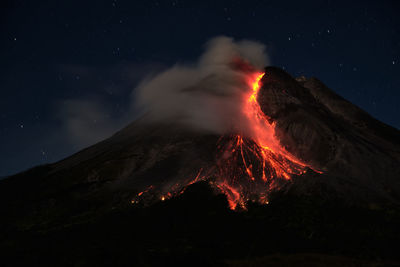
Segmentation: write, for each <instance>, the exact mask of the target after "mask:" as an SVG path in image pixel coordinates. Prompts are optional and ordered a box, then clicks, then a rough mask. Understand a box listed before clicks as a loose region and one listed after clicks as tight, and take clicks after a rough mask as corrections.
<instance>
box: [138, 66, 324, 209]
mask: <svg viewBox="0 0 400 267" xmlns="http://www.w3.org/2000/svg"><path fill="white" fill-rule="evenodd" d="M263 78H264V79H268V73H267V74H265V73H264V72H256V73H250V74H249V75H248V79H247V87H248V88H246V90H245V93H244V94H243V97H242V99H243V100H242V101H241V110H242V112H243V114H244V115H245V116H244V117H245V118H247V120H248V122H247V123H246V125H249V128H250V129H246V133H248V134H244V133H237V134H231V135H229V136H222V137H221V138H220V140H219V141H218V151H217V155H216V161H215V166H211V167H209V168H208V169H207V168H201V170H200V171H199V172H198V174H197V176H196V177H195V178H194V179H190V180H188V181H185V183H176V184H174V185H172V186H170V187H164V188H163V189H158V188H156V187H154V186H153V185H151V186H149V187H148V189H146V190H145V191H142V192H139V193H138V194H137V197H135V198H134V199H133V200H132V201H131V202H132V203H133V204H136V203H139V202H140V201H141V198H142V197H143V198H146V194H155V192H157V191H160V192H162V194H161V195H160V197H159V198H160V199H161V200H162V201H164V200H165V199H167V198H170V197H172V196H175V195H177V194H181V193H183V192H184V191H185V188H186V187H187V186H188V185H191V184H193V183H195V182H198V181H202V180H206V181H208V182H209V183H210V185H212V186H213V187H214V188H215V189H216V190H217V191H219V192H221V193H223V194H225V196H226V197H227V200H228V203H229V206H230V208H231V209H233V210H234V209H237V208H238V207H240V208H241V209H246V203H247V202H248V201H255V202H259V203H262V204H268V195H269V193H270V192H271V190H276V189H279V187H280V186H281V185H282V184H284V183H285V182H287V181H288V180H290V179H291V176H292V175H302V174H304V173H306V171H307V170H308V169H312V168H311V166H309V165H307V164H305V163H304V162H302V161H301V160H300V159H298V158H296V157H295V156H294V155H292V154H291V153H289V152H288V151H286V149H285V148H284V147H283V146H282V145H281V144H280V142H279V140H278V139H277V137H276V135H275V129H274V123H273V122H270V121H271V120H270V119H269V118H268V117H267V116H266V115H265V114H264V113H263V111H262V110H261V107H260V105H259V103H258V101H257V96H258V92H259V89H260V87H261V82H262V79H263ZM317 172H319V171H317ZM319 173H321V172H319Z"/></svg>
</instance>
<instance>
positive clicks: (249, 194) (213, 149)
mask: <svg viewBox="0 0 400 267" xmlns="http://www.w3.org/2000/svg"><path fill="white" fill-rule="evenodd" d="M252 71H253V70H249V75H248V81H247V84H248V87H249V90H248V91H246V93H245V94H244V95H243V102H242V104H243V112H244V114H245V115H246V116H247V118H248V119H249V121H250V122H251V126H250V128H249V130H248V132H247V133H242V132H237V133H231V134H224V135H218V134H215V133H209V132H199V131H197V130H195V129H190V128H188V127H183V126H182V125H180V124H179V123H176V124H174V123H171V122H168V123H167V122H165V123H162V122H158V123H149V120H148V119H147V117H146V116H147V115H144V116H143V117H141V118H139V119H138V120H136V121H134V122H132V123H131V124H130V125H128V126H127V127H125V128H124V129H122V130H120V131H119V132H117V133H116V134H114V135H113V136H111V137H110V138H108V139H106V140H104V141H102V142H100V143H97V144H95V145H93V146H91V147H89V148H86V149H84V150H82V151H80V152H78V153H76V154H74V155H72V156H70V157H68V158H66V159H64V160H61V161H59V162H56V163H53V164H49V165H44V166H38V167H35V168H33V169H30V170H28V171H25V172H23V173H19V174H16V175H13V176H11V177H8V178H6V179H4V180H1V181H0V200H1V201H0V203H1V204H0V206H1V211H2V218H3V219H2V220H1V222H0V225H1V227H2V229H3V231H2V232H1V240H2V241H1V244H0V247H1V250H2V251H3V252H7V254H8V257H7V258H9V262H10V263H11V264H10V265H14V264H18V263H32V262H34V263H37V264H41V265H43V264H50V265H54V264H56V265H102V264H105V265H108V264H111V265H123V264H127V263H132V264H133V263H136V264H138V265H145V264H150V265H151V264H160V263H163V264H164V263H165V264H168V263H175V262H178V263H184V264H192V265H194V263H196V264H197V263H201V264H217V265H222V264H225V265H232V266H233V265H235V266H238V265H240V264H242V265H248V264H253V263H254V262H259V264H272V263H273V262H274V258H271V257H275V260H277V261H280V262H285V261H290V262H291V263H296V262H297V263H298V262H299V261H301V260H302V259H304V257H305V258H307V260H306V261H308V262H316V263H318V262H321V261H325V262H331V263H332V264H338V263H343V264H350V263H354V264H359V265H364V264H365V265H368V264H372V265H373V264H381V263H382V264H391V263H392V262H396V260H398V258H397V257H398V255H400V254H399V253H398V252H399V251H398V249H397V248H396V247H395V246H391V245H389V243H390V241H391V242H399V241H400V239H399V237H400V235H399V230H398V227H396V225H398V223H399V222H400V220H399V218H400V209H399V207H400V206H399V203H400V202H399V201H400V167H399V166H400V132H399V131H398V130H397V129H394V128H392V127H390V126H388V125H386V124H384V123H382V122H379V121H378V120H376V119H374V118H373V117H371V116H370V115H369V114H367V113H366V112H364V111H363V110H361V109H360V108H358V107H357V106H355V105H353V104H352V103H350V102H348V101H347V100H345V99H343V98H342V97H340V96H339V95H337V94H336V93H334V92H333V91H332V90H330V89H329V88H328V87H326V86H325V85H324V84H323V83H322V82H321V81H319V80H318V79H316V78H305V77H298V78H293V77H292V76H290V75H289V74H288V73H286V72H285V71H284V70H282V69H279V68H276V67H267V68H265V70H264V71H263V72H252ZM277 253H279V254H277ZM282 253H283V254H282ZM271 255H272V256H271ZM274 255H275V256H274ZM276 255H280V256H276ZM282 255H290V256H282ZM293 255H295V256H293ZM200 259H201V260H200ZM321 259H324V260H321ZM329 266H330V265H329Z"/></svg>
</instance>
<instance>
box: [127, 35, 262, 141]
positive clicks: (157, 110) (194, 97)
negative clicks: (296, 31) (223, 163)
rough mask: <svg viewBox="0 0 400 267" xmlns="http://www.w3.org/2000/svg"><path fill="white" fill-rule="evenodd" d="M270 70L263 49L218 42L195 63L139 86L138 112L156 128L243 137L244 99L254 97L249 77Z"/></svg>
mask: <svg viewBox="0 0 400 267" xmlns="http://www.w3.org/2000/svg"><path fill="white" fill-rule="evenodd" d="M267 64H268V58H267V55H266V53H265V46H264V45H263V44H261V43H258V42H254V41H248V40H242V41H234V40H233V39H232V38H228V37H224V36H222V37H216V38H213V39H212V40H210V41H209V42H208V43H207V44H206V49H205V52H204V53H203V54H202V55H201V56H200V58H199V59H198V61H197V62H196V63H194V64H187V65H175V66H173V67H171V68H170V69H167V70H165V71H163V72H162V73H159V74H158V75H156V76H154V77H152V78H151V79H146V80H144V81H143V82H142V83H140V84H139V86H138V87H137V88H136V90H135V91H134V92H135V97H134V99H135V101H134V102H135V106H136V107H139V108H140V109H141V110H142V111H144V112H147V115H148V118H149V120H150V121H152V122H159V121H161V122H166V121H170V122H174V123H179V124H182V125H185V126H187V127H191V128H194V129H196V130H203V131H209V132H213V133H218V134H224V133H229V132H231V131H241V132H244V131H245V129H246V128H247V127H246V119H245V118H244V117H243V116H244V115H243V112H241V110H240V108H241V101H243V94H244V93H246V92H247V93H248V92H249V91H248V90H249V88H250V87H249V78H248V77H249V74H251V73H254V72H256V71H261V70H262V69H263V67H265V66H266V65H267ZM250 90H251V89H250ZM238 128H239V129H238Z"/></svg>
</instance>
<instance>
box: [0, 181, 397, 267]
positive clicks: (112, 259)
mask: <svg viewBox="0 0 400 267" xmlns="http://www.w3.org/2000/svg"><path fill="white" fill-rule="evenodd" d="M75 208H76V209H79V207H75ZM76 213H78V211H74V210H71V214H70V215H71V216H73V215H74V214H76ZM95 213H96V214H95ZM64 216H66V215H65V214H64ZM47 219H48V218H43V221H44V222H45V221H46V220H47ZM52 219H53V220H52V222H51V223H49V224H45V225H34V226H29V225H24V226H25V228H26V230H21V228H20V230H17V229H4V228H3V229H2V231H1V244H0V250H1V251H2V254H3V256H2V259H1V261H2V266H16V265H26V266H44V265H46V266H120V265H130V266H140V265H144V266H146V265H160V266H167V265H184V266H194V265H196V266H205V265H215V266H221V265H225V266H265V265H266V264H268V266H285V265H286V266H290V265H294V266H338V265H342V266H397V265H398V264H400V257H399V256H400V254H399V245H398V244H399V241H400V230H399V227H398V226H399V225H400V211H399V210H398V209H396V208H394V207H380V206H371V207H369V208H365V209H363V208H355V207H354V208H352V207H349V206H348V205H347V204H346V205H343V204H342V203H340V202H330V201H327V200H324V199H321V198H320V199H313V198H297V197H294V196H293V197H291V196H290V193H287V194H286V195H285V196H279V195H275V196H273V198H272V200H271V203H270V204H269V205H267V206H259V205H256V204H251V203H250V204H249V209H248V211H247V212H233V211H231V210H229V209H228V208H227V202H226V199H225V196H223V195H216V194H215V193H214V192H213V191H212V190H211V188H210V187H209V186H208V185H207V184H206V183H198V184H195V185H192V186H191V187H190V188H188V189H187V191H186V192H185V193H184V194H183V195H180V196H178V197H176V198H173V199H170V200H166V201H164V202H159V203H158V204H155V205H153V206H151V207H147V208H146V207H140V206H135V205H132V206H126V207H124V208H119V209H115V210H112V211H109V212H106V213H102V212H100V211H96V212H93V213H92V214H86V216H85V215H82V216H81V217H80V218H73V219H71V217H63V216H60V217H59V218H52ZM19 224H20V225H21V226H23V224H24V222H23V221H21V222H19Z"/></svg>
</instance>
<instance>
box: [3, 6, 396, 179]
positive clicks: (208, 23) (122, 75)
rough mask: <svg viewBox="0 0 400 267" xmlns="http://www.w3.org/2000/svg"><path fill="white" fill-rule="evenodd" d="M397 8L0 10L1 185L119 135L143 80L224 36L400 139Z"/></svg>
mask: <svg viewBox="0 0 400 267" xmlns="http://www.w3.org/2000/svg"><path fill="white" fill-rule="evenodd" d="M399 7H400V4H399V3H398V1H384V0H382V1H348V0H347V1H268V0H265V1H251V0H247V1H214V0H213V1H207V0H204V1H183V0H176V1H131V0H128V1H122V0H107V1H102V0H97V1H74V0H68V1H67V0H65V1H62V0H60V1H50V0H49V1H40V0H38V1H22V0H21V1H18V0H15V1H2V3H1V7H0V10H1V11H0V12H1V15H0V27H1V31H0V38H1V41H0V46H1V49H0V66H1V72H0V90H1V97H0V152H1V153H0V177H1V176H7V175H10V174H13V173H16V172H19V171H22V170H25V169H27V168H30V167H33V166H35V165H39V164H45V163H50V162H54V161H57V160H60V159H62V158H64V157H66V156H68V155H71V154H72V153H75V152H77V151H79V150H80V149H82V148H84V147H86V146H88V145H91V144H94V143H96V142H98V141H100V140H102V139H104V138H106V137H107V136H109V135H111V134H112V133H113V132H115V131H117V130H118V129H120V128H121V127H123V126H124V125H126V124H127V123H129V121H130V120H134V118H126V116H125V114H126V113H127V111H128V109H130V107H129V103H130V101H131V95H132V91H133V90H134V88H135V86H136V85H137V84H138V83H139V82H140V81H141V80H142V79H143V78H145V77H147V76H148V75H150V74H152V73H157V72H159V71H161V70H163V69H165V68H167V67H170V66H172V65H174V64H176V63H185V62H191V61H194V60H196V58H197V57H198V56H199V55H200V54H201V52H202V50H203V48H204V43H205V42H207V40H209V39H210V38H212V37H215V36H219V35H226V36H231V37H233V38H235V39H250V40H255V41H259V42H262V43H264V44H265V45H266V46H267V51H268V54H269V56H270V58H271V63H272V65H275V66H279V67H282V68H284V69H285V70H287V71H288V72H289V73H291V74H292V75H293V76H300V75H304V76H306V77H310V76H315V77H317V78H319V79H320V80H322V81H323V82H324V83H325V84H327V85H328V86H329V87H330V88H331V89H333V90H334V91H335V92H337V93H338V94H340V95H342V96H343V97H345V98H346V99H348V100H350V101H351V102H353V103H355V104H356V105H358V106H360V107H361V108H363V109H364V110H366V111H367V112H369V113H370V114H371V115H372V116H374V117H375V118H377V119H379V120H381V121H383V122H385V123H387V124H389V125H391V126H393V127H396V128H398V129H399V128H400V116H399V115H400V112H399V111H400V108H399V103H398V102H399V99H400V75H399V74H400V54H399V52H400V19H399V16H398V11H399V10H400V9H399Z"/></svg>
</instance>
